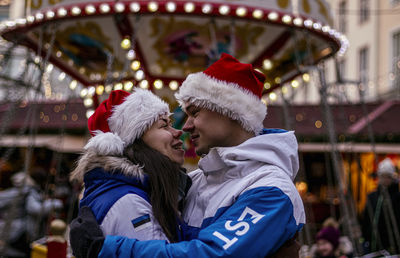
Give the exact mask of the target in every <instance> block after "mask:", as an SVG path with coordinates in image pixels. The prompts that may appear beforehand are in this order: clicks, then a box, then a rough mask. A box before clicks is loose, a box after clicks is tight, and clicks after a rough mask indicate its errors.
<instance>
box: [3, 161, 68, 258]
mask: <svg viewBox="0 0 400 258" xmlns="http://www.w3.org/2000/svg"><path fill="white" fill-rule="evenodd" d="M11 181H12V183H13V187H12V188H9V189H6V190H4V191H2V192H1V193H0V200H1V203H0V207H1V214H0V235H1V237H2V239H5V240H6V241H5V242H6V243H3V244H5V245H6V246H5V247H4V250H5V252H8V251H9V252H10V253H20V252H22V253H23V254H24V255H28V254H29V252H30V243H31V242H32V241H34V240H36V239H39V238H41V237H43V236H44V235H45V234H46V233H47V232H46V230H47V225H48V218H49V216H50V215H51V213H52V212H53V211H55V210H58V209H61V208H62V206H63V204H62V202H61V201H60V200H58V199H54V198H46V196H45V187H46V182H47V173H46V171H45V170H44V169H43V168H41V167H34V168H32V169H31V171H30V172H29V174H27V173H26V172H18V173H16V174H14V175H13V176H12V178H11Z"/></svg>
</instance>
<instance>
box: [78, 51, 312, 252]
mask: <svg viewBox="0 0 400 258" xmlns="http://www.w3.org/2000/svg"><path fill="white" fill-rule="evenodd" d="M264 80H265V77H264V75H263V74H261V73H259V72H258V71H256V70H254V69H253V67H252V66H251V65H250V64H244V63H240V62H239V61H238V60H236V59H235V58H233V57H232V56H230V55H228V54H222V56H221V58H220V59H219V60H218V61H217V62H215V63H214V64H212V65H211V66H210V67H209V68H207V69H206V70H205V71H203V72H199V73H195V74H191V75H189V76H188V77H187V79H186V80H185V81H184V82H183V84H182V86H181V87H180V89H179V92H178V93H177V94H176V95H175V96H176V98H177V100H178V102H179V103H180V105H181V106H182V108H183V109H184V111H185V112H186V114H187V115H188V119H187V121H186V123H185V125H184V127H183V130H184V131H187V132H189V133H190V134H191V139H192V142H193V144H194V146H195V149H196V153H197V154H198V155H200V156H201V157H202V158H201V160H200V161H199V169H197V170H195V171H193V172H191V173H189V174H188V176H187V175H186V174H185V173H184V172H183V169H182V168H181V165H182V163H183V154H184V153H183V150H182V142H181V141H180V139H179V138H180V136H181V134H182V132H181V131H180V130H176V129H174V128H172V127H171V124H170V120H169V114H170V113H169V109H168V106H167V104H166V103H164V102H163V101H162V100H160V99H159V98H158V97H157V96H155V95H153V94H152V93H150V92H149V91H145V90H141V89H137V90H135V92H133V93H132V94H129V93H125V92H123V91H114V92H112V93H111V94H110V97H109V98H108V99H107V100H106V101H104V102H103V103H102V104H101V105H100V106H99V107H98V108H97V110H96V112H95V113H94V115H93V116H92V117H90V118H89V123H88V124H89V129H90V131H91V132H92V134H94V137H93V138H92V139H91V140H90V141H89V142H88V144H87V145H86V146H85V153H84V154H83V156H82V157H81V159H80V161H79V163H78V166H77V168H76V169H75V171H74V172H73V174H72V178H75V179H78V180H84V182H85V193H84V197H83V199H82V200H81V203H80V206H81V210H80V214H79V216H78V217H77V218H76V219H75V220H74V221H73V222H72V223H71V225H70V227H71V231H70V242H71V246H72V249H73V251H74V254H75V256H76V257H77V258H80V257H227V256H230V257H266V256H271V255H274V256H276V257H284V256H285V255H286V256H290V257H293V255H295V256H297V250H295V251H293V247H294V249H296V247H295V244H289V245H288V248H286V245H287V244H285V243H292V242H291V239H293V237H294V236H295V234H296V233H297V232H298V231H299V230H300V229H301V228H302V226H303V225H304V223H305V213H304V209H303V203H302V201H301V198H300V196H299V194H298V192H297V190H296V188H295V186H294V184H293V180H294V178H295V176H296V173H297V171H298V167H299V164H298V156H297V141H296V138H295V136H294V133H293V132H286V131H283V130H271V129H270V130H267V129H263V124H262V123H263V120H264V118H265V115H266V106H265V105H264V104H263V103H262V101H261V93H262V89H263V82H264ZM86 206H88V207H89V208H88V207H86ZM181 206H183V210H182V213H181V212H180V207H181ZM92 211H93V213H94V217H93V214H92ZM98 224H100V227H99V225H98ZM103 235H105V237H104V236H103ZM143 240H148V241H143ZM278 249H279V250H278ZM282 250H283V251H282ZM285 252H286V253H285ZM288 252H289V253H288Z"/></svg>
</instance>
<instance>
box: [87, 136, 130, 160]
mask: <svg viewBox="0 0 400 258" xmlns="http://www.w3.org/2000/svg"><path fill="white" fill-rule="evenodd" d="M95 134H96V135H95V136H94V137H92V138H91V139H90V140H89V142H88V143H87V144H86V146H85V147H84V149H85V150H88V149H92V150H94V151H96V153H97V154H98V155H113V156H121V155H122V154H123V152H124V144H125V143H124V141H122V139H121V138H120V137H119V136H118V135H116V134H113V133H110V132H108V133H103V132H101V131H96V132H95Z"/></svg>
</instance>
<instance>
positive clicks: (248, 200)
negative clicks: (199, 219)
mask: <svg viewBox="0 0 400 258" xmlns="http://www.w3.org/2000/svg"><path fill="white" fill-rule="evenodd" d="M209 219H210V220H207V224H208V226H205V227H204V228H203V229H202V230H200V232H199V235H198V239H194V240H191V241H184V242H180V243H172V244H169V243H167V242H166V241H156V240H150V241H138V240H136V239H128V238H124V237H119V236H107V237H106V240H105V242H104V245H103V248H102V250H101V252H100V253H99V257H265V256H266V255H270V254H272V253H274V252H275V251H276V250H277V249H278V248H279V247H280V246H281V245H282V244H283V243H284V242H285V241H286V240H288V239H290V238H291V237H293V236H294V234H295V233H296V232H297V231H298V230H300V229H301V227H302V224H301V223H296V220H295V218H294V216H293V205H292V202H291V200H290V199H289V197H288V196H287V195H285V194H284V193H283V192H282V191H281V190H280V189H278V188H275V187H259V188H255V189H252V190H247V191H246V192H244V193H243V194H242V195H240V196H239V198H238V199H237V201H236V202H235V203H234V204H233V205H232V206H230V207H225V208H221V209H220V210H218V211H217V215H216V216H215V217H214V219H213V218H209ZM203 224H204V222H203Z"/></svg>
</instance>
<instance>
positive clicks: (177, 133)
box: [172, 128, 183, 138]
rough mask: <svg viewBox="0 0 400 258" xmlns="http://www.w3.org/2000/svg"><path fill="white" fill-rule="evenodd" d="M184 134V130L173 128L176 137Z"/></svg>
mask: <svg viewBox="0 0 400 258" xmlns="http://www.w3.org/2000/svg"><path fill="white" fill-rule="evenodd" d="M182 134H183V131H182V130H178V129H175V128H172V135H173V136H174V137H175V138H179V137H181V135H182Z"/></svg>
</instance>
